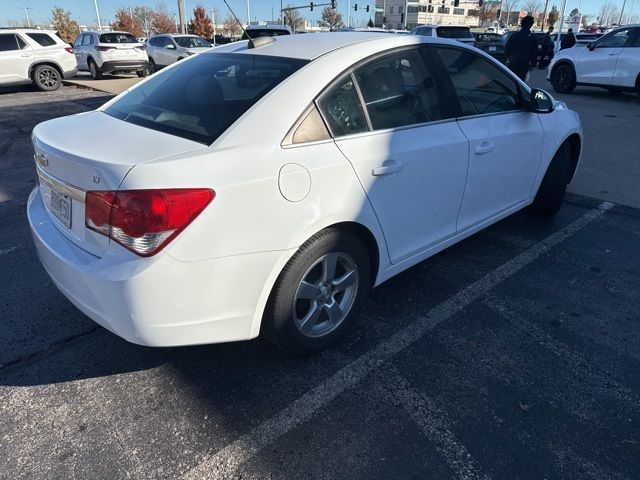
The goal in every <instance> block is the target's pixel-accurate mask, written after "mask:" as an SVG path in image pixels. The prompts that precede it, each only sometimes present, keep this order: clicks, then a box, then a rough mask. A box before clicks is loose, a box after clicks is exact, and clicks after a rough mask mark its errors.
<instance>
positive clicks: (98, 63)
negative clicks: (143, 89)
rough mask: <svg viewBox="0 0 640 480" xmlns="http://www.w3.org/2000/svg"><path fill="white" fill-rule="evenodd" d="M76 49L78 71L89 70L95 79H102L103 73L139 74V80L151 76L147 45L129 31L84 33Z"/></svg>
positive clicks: (77, 42)
mask: <svg viewBox="0 0 640 480" xmlns="http://www.w3.org/2000/svg"><path fill="white" fill-rule="evenodd" d="M73 48H74V51H75V54H76V59H77V60H78V69H79V70H84V71H87V70H88V71H89V73H91V77H92V78H93V79H94V80H98V79H100V78H102V74H103V73H130V72H136V73H137V74H138V76H139V77H145V76H146V75H147V73H148V68H149V57H147V52H145V50H144V45H143V44H142V43H141V42H139V41H138V39H137V38H136V37H134V36H133V35H131V34H130V33H129V32H84V33H82V34H80V35H78V38H76V41H75V43H74V44H73Z"/></svg>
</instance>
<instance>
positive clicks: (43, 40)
mask: <svg viewBox="0 0 640 480" xmlns="http://www.w3.org/2000/svg"><path fill="white" fill-rule="evenodd" d="M27 36H28V37H29V38H31V39H33V40H35V41H36V42H38V43H39V44H40V45H41V46H43V47H50V46H51V45H55V44H56V41H55V40H54V39H53V38H51V37H50V36H49V35H47V34H46V33H27Z"/></svg>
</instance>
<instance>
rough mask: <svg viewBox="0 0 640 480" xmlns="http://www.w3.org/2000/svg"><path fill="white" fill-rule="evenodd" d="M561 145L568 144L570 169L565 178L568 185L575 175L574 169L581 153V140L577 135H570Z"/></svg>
mask: <svg viewBox="0 0 640 480" xmlns="http://www.w3.org/2000/svg"><path fill="white" fill-rule="evenodd" d="M562 143H563V144H564V143H568V144H569V152H570V153H569V154H570V155H571V168H570V169H569V172H568V177H567V183H569V182H571V180H572V179H573V175H574V174H575V173H576V169H577V168H578V162H579V161H580V154H581V153H582V138H580V135H578V134H577V133H572V134H571V135H569V136H568V137H567V138H566V139H565V141H564V142H562ZM561 145H562V144H561Z"/></svg>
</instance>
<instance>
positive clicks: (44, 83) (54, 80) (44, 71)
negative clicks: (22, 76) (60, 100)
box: [33, 65, 62, 92]
mask: <svg viewBox="0 0 640 480" xmlns="http://www.w3.org/2000/svg"><path fill="white" fill-rule="evenodd" d="M33 83H34V84H35V86H36V87H38V89H39V90H42V91H44V92H50V91H52V90H57V89H58V88H60V85H61V84H62V75H60V72H59V71H58V69H57V68H56V67H53V66H51V65H38V66H37V67H36V68H35V70H34V71H33Z"/></svg>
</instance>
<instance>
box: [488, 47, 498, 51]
mask: <svg viewBox="0 0 640 480" xmlns="http://www.w3.org/2000/svg"><path fill="white" fill-rule="evenodd" d="M496 50H497V48H496V47H489V51H490V52H495V51H496Z"/></svg>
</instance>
